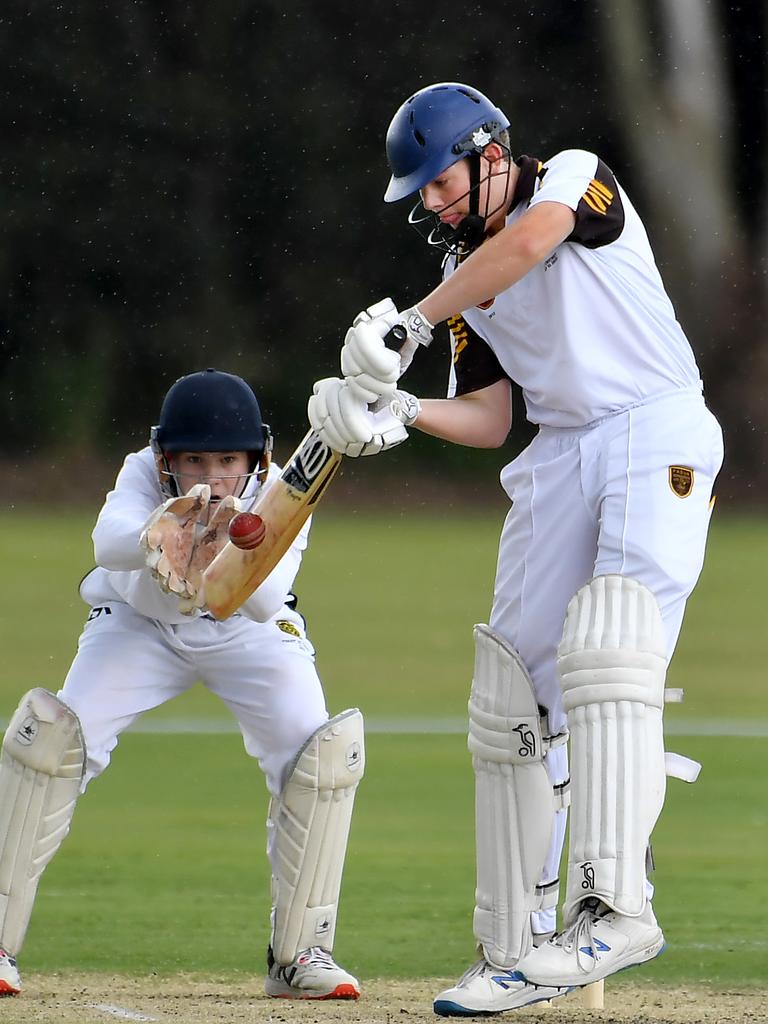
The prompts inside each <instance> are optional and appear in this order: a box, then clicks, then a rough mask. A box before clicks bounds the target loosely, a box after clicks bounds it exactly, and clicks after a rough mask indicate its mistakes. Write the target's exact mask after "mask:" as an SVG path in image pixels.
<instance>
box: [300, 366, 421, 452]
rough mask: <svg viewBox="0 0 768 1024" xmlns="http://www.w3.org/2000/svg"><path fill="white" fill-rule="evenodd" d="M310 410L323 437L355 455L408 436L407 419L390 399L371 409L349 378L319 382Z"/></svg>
mask: <svg viewBox="0 0 768 1024" xmlns="http://www.w3.org/2000/svg"><path fill="white" fill-rule="evenodd" d="M307 413H308V416H309V422H310V424H311V425H312V429H313V430H315V431H316V432H317V434H318V435H319V436H320V438H321V439H322V440H323V441H324V442H325V443H326V444H327V445H328V446H329V447H330V448H333V450H334V451H337V452H340V453H341V454H342V455H349V456H351V457H352V458H357V457H358V456H360V455H377V454H378V453H379V452H382V451H386V450H387V448H392V447H394V446H395V445H397V444H400V443H401V442H402V441H405V439H406V438H407V437H408V431H407V430H406V429H405V427H404V425H403V420H401V419H398V417H397V416H396V415H395V414H394V413H393V412H392V410H391V409H390V408H389V403H388V402H387V404H382V408H380V409H378V410H377V411H374V410H372V409H369V408H368V404H367V402H365V401H364V400H363V399H361V398H360V397H359V396H358V395H357V393H356V392H355V390H354V389H352V388H351V387H350V386H349V384H348V382H347V381H343V380H340V379H339V378H338V377H330V378H327V379H326V380H320V381H318V382H317V383H316V384H315V387H314V392H313V394H312V397H311V398H310V399H309V404H308V407H307Z"/></svg>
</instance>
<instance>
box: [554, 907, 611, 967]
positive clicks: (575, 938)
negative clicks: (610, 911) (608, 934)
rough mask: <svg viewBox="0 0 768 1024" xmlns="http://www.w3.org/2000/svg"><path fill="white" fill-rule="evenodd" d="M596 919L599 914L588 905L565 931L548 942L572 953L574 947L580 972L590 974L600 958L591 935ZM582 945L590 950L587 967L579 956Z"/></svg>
mask: <svg viewBox="0 0 768 1024" xmlns="http://www.w3.org/2000/svg"><path fill="white" fill-rule="evenodd" d="M598 920H599V915H598V914H597V913H595V910H594V909H593V908H591V907H588V908H586V909H584V910H582V911H581V912H580V913H579V916H578V917H577V918H576V920H575V921H574V922H573V924H572V925H570V926H569V927H568V928H566V929H565V931H563V932H561V933H560V934H559V935H556V936H555V937H554V938H553V939H550V942H552V943H553V944H554V945H556V946H562V948H563V950H564V951H565V952H566V953H572V952H573V951H574V949H575V950H576V963H577V964H578V967H579V970H580V971H581V972H582V974H591V973H592V971H594V969H595V967H596V966H597V963H598V961H599V959H600V956H599V953H598V949H597V943H596V942H595V940H594V937H593V935H592V926H593V925H594V924H595V922H596V921H598ZM583 945H586V946H587V947H588V948H589V949H591V951H592V955H591V957H590V958H589V961H590V962H589V966H587V967H584V966H583V964H582V960H583V957H581V956H579V952H580V950H581V947H582V946H583Z"/></svg>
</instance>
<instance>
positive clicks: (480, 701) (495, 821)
mask: <svg viewBox="0 0 768 1024" xmlns="http://www.w3.org/2000/svg"><path fill="white" fill-rule="evenodd" d="M548 731H549V730H548V728H547V726H546V716H542V711H541V709H540V708H539V706H538V703H537V701H536V697H535V695H534V692H533V684H532V682H531V678H530V676H529V675H528V671H527V669H526V668H525V665H524V664H523V662H522V661H521V660H520V656H519V655H518V653H517V651H515V650H514V648H513V647H511V646H510V645H509V644H507V643H506V642H505V641H504V640H503V639H502V637H500V636H498V635H497V634H496V633H494V632H493V631H492V630H491V629H489V628H488V626H485V625H477V626H475V671H474V677H473V679H472V690H471V694H470V700H469V749H470V751H471V752H472V765H473V768H474V772H475V837H476V842H477V890H476V893H475V900H476V905H475V912H474V931H475V937H476V938H477V941H478V943H479V944H480V946H481V947H482V950H483V953H484V955H485V957H486V959H487V960H489V961H490V962H491V963H492V964H494V965H496V966H497V967H505V968H509V967H513V966H514V965H515V964H516V963H517V961H518V960H519V959H521V958H522V957H523V956H525V955H526V954H527V953H528V952H529V951H530V949H531V948H532V934H531V913H532V912H534V911H537V910H541V909H544V908H546V907H549V906H555V905H556V904H557V896H558V888H557V884H556V883H554V884H551V885H550V886H548V887H547V888H546V890H545V889H544V888H542V887H541V886H540V885H539V882H540V881H541V875H542V870H543V867H544V864H545V861H546V858H547V852H548V850H549V843H550V837H551V834H552V830H553V825H554V816H555V810H556V809H557V808H558V807H562V806H564V804H565V802H566V801H565V798H564V794H563V792H562V789H563V787H558V788H559V790H560V792H559V794H558V797H557V799H556V796H555V793H554V792H553V788H552V783H551V782H550V780H549V777H548V775H547V770H546V768H545V767H544V755H545V753H546V752H547V750H548V749H549V748H550V747H551V746H553V745H555V744H556V743H564V742H565V740H566V735H565V734H563V735H562V736H558V737H550V736H548V735H547V733H548Z"/></svg>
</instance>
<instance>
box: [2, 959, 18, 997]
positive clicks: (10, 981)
mask: <svg viewBox="0 0 768 1024" xmlns="http://www.w3.org/2000/svg"><path fill="white" fill-rule="evenodd" d="M19 992H21V975H20V974H19V969H18V967H17V966H16V957H13V956H11V954H10V953H6V952H5V950H4V949H0V996H17V995H18V994H19Z"/></svg>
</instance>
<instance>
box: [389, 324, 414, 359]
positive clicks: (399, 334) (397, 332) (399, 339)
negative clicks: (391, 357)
mask: <svg viewBox="0 0 768 1024" xmlns="http://www.w3.org/2000/svg"><path fill="white" fill-rule="evenodd" d="M407 338H408V331H406V329H405V327H404V326H403V325H402V324H395V326H394V327H391V328H390V329H389V330H388V331H387V333H386V334H385V335H384V344H385V345H386V346H387V348H391V349H392V350H393V351H395V352H399V351H400V349H401V348H402V347H403V344H404V343H405V341H406V340H407Z"/></svg>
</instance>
